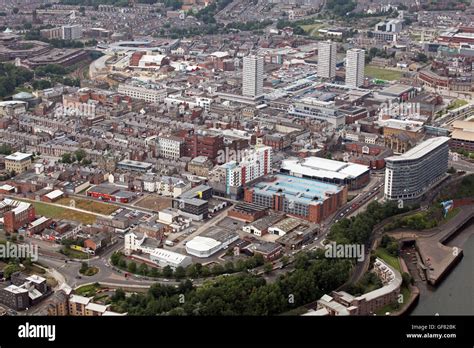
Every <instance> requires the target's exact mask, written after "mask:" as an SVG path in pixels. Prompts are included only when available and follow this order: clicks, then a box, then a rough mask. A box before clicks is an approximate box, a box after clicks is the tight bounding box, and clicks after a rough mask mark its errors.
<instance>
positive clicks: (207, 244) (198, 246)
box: [186, 236, 222, 257]
mask: <svg viewBox="0 0 474 348" xmlns="http://www.w3.org/2000/svg"><path fill="white" fill-rule="evenodd" d="M221 247H222V243H221V242H219V241H217V240H215V239H213V238H209V237H201V236H197V237H194V238H193V239H192V240H190V241H189V242H187V243H186V252H187V253H188V254H190V255H194V256H197V257H209V256H211V255H212V254H214V253H216V252H217V251H219V249H221Z"/></svg>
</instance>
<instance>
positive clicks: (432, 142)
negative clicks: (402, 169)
mask: <svg viewBox="0 0 474 348" xmlns="http://www.w3.org/2000/svg"><path fill="white" fill-rule="evenodd" d="M449 139H450V138H449V137H436V138H431V139H428V140H425V141H423V142H422V143H420V144H418V145H417V146H415V147H414V148H412V149H410V150H408V151H407V152H405V153H404V154H401V155H400V156H391V157H387V158H386V160H387V161H392V162H393V161H407V160H416V159H420V158H422V157H423V156H425V155H427V154H428V153H430V152H431V151H433V150H435V149H436V148H437V147H439V146H441V145H443V144H445V143H447V142H448V141H449Z"/></svg>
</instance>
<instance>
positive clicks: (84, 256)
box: [62, 247, 90, 260]
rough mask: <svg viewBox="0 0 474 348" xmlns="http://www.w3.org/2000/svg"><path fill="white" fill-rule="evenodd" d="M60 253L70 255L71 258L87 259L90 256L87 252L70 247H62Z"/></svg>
mask: <svg viewBox="0 0 474 348" xmlns="http://www.w3.org/2000/svg"><path fill="white" fill-rule="evenodd" d="M62 253H63V254H64V255H66V256H68V257H70V258H71V259H80V260H87V259H89V258H90V255H89V254H87V253H83V252H82V251H79V250H74V249H70V248H67V247H64V248H63V249H62Z"/></svg>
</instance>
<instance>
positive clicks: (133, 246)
mask: <svg viewBox="0 0 474 348" xmlns="http://www.w3.org/2000/svg"><path fill="white" fill-rule="evenodd" d="M160 244H161V243H160V241H159V240H158V239H155V238H150V237H148V235H147V234H146V233H141V232H137V231H132V232H129V233H127V234H126V235H125V237H124V251H125V254H126V255H132V254H133V253H134V252H138V253H142V254H145V255H148V257H149V258H150V261H152V262H154V263H155V264H157V265H158V266H160V267H166V266H170V267H171V268H172V269H176V268H177V267H179V266H181V267H187V266H189V265H190V264H191V263H192V259H191V257H189V256H186V255H183V254H180V253H176V252H174V251H170V250H166V249H162V248H160V247H159V246H160Z"/></svg>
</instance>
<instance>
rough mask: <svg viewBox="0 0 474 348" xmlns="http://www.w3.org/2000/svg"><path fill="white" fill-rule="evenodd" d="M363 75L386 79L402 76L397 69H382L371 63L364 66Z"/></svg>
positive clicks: (395, 78) (391, 79)
mask: <svg viewBox="0 0 474 348" xmlns="http://www.w3.org/2000/svg"><path fill="white" fill-rule="evenodd" d="M365 75H366V76H369V77H373V78H375V79H380V80H386V81H393V80H398V79H400V78H401V77H402V73H401V72H399V71H393V70H388V69H383V68H379V67H376V66H372V65H366V66H365Z"/></svg>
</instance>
